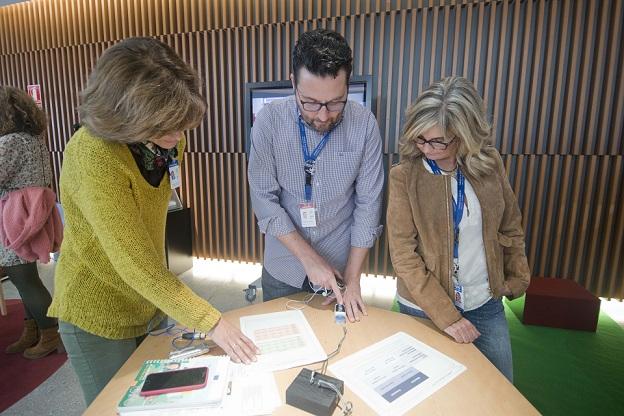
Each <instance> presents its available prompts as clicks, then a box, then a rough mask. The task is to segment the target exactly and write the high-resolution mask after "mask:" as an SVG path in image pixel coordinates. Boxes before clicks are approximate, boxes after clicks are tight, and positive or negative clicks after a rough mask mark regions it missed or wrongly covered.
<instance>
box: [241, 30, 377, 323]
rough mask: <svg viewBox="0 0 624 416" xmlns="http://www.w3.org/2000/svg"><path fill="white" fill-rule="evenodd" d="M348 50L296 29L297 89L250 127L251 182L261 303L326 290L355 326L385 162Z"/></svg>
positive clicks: (332, 37) (362, 311) (321, 34)
mask: <svg viewBox="0 0 624 416" xmlns="http://www.w3.org/2000/svg"><path fill="white" fill-rule="evenodd" d="M351 67H352V55H351V48H350V47H349V45H348V44H347V42H346V41H345V39H344V38H343V37H342V36H341V35H340V34H338V33H336V32H333V31H329V30H325V29H317V30H313V31H310V32H306V33H304V34H302V35H301V37H300V38H299V40H298V41H297V44H296V45H295V48H294V50H293V65H292V74H291V75H290V78H291V81H292V84H293V88H294V91H295V94H294V95H293V96H291V97H288V98H286V99H284V100H280V101H273V102H271V103H269V104H267V105H265V106H264V107H263V109H262V110H261V111H260V113H259V114H258V115H257V117H256V120H255V122H254V126H253V129H252V132H251V150H250V157H249V169H248V179H249V187H250V192H251V201H252V205H253V209H254V211H255V214H256V216H257V218H258V226H259V227H260V231H262V233H264V234H266V241H265V242H266V244H265V252H264V267H263V270H262V293H263V298H264V300H265V301H268V300H271V299H274V298H277V297H280V296H287V295H291V294H293V293H297V292H300V291H306V292H321V291H323V292H326V293H327V292H328V291H332V292H333V295H332V296H331V297H330V298H328V299H327V300H326V302H325V304H329V303H330V302H332V301H333V300H334V299H336V300H337V302H338V303H339V304H344V306H345V310H346V313H347V317H348V319H349V320H350V321H351V322H354V321H359V320H360V318H361V316H362V315H366V306H365V305H364V302H363V301H362V296H361V290H360V275H361V271H362V264H363V263H364V260H365V258H366V254H367V252H368V249H369V248H370V247H372V246H373V244H374V242H375V239H376V238H377V237H378V236H379V234H380V233H381V229H382V227H381V226H380V225H379V219H380V215H381V198H382V188H383V182H384V177H383V164H382V151H381V137H380V135H379V127H378V126H377V121H376V120H375V117H374V116H373V114H372V113H371V112H370V111H369V110H368V109H366V108H364V107H363V106H361V105H360V104H358V103H355V102H353V101H348V100H347V94H348V85H349V76H350V74H351Z"/></svg>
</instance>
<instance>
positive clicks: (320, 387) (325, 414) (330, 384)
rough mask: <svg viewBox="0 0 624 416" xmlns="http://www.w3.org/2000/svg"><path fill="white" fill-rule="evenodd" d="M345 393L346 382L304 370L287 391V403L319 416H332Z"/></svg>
mask: <svg viewBox="0 0 624 416" xmlns="http://www.w3.org/2000/svg"><path fill="white" fill-rule="evenodd" d="M334 388H335V389H337V390H338V391H339V392H340V394H343V393H344V382H343V381H342V380H338V379H337V378H333V377H330V376H326V375H324V374H320V373H316V372H314V373H313V372H312V371H311V370H309V369H307V368H304V369H303V370H301V372H300V373H299V374H298V375H297V377H296V378H295V380H294V381H293V382H292V383H291V384H290V386H288V388H287V389H286V403H287V404H289V405H291V406H294V407H296V408H298V409H301V410H304V411H306V412H308V413H312V414H313V415H317V416H331V415H332V414H333V413H334V410H335V409H336V405H337V404H338V402H339V401H340V398H339V397H338V394H337V393H336V391H335V390H334Z"/></svg>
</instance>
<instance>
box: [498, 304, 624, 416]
mask: <svg viewBox="0 0 624 416" xmlns="http://www.w3.org/2000/svg"><path fill="white" fill-rule="evenodd" d="M523 310H524V297H522V298H520V299H516V300H514V301H511V302H506V308H505V313H506V315H507V321H508V322H509V332H510V334H511V348H512V351H513V358H514V384H515V385H516V387H517V388H518V390H520V392H522V394H523V395H524V396H525V397H526V398H527V399H528V400H529V401H530V402H531V403H532V404H533V406H535V407H536V408H537V409H538V410H539V411H540V412H541V413H543V414H544V415H566V416H570V415H624V330H623V329H622V328H621V327H620V326H619V325H618V324H617V323H616V322H615V321H613V320H612V319H611V318H610V317H609V316H607V315H606V314H605V313H600V317H599V321H598V330H597V331H596V332H595V333H594V332H585V331H573V330H566V329H556V328H547V327H541V326H533V325H524V324H523V323H522V311H523Z"/></svg>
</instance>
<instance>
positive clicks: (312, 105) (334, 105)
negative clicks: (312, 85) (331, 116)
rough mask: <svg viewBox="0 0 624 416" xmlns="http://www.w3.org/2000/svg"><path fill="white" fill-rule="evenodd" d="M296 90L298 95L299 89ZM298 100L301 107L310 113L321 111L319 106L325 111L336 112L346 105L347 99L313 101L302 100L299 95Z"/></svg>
mask: <svg viewBox="0 0 624 416" xmlns="http://www.w3.org/2000/svg"><path fill="white" fill-rule="evenodd" d="M296 91H297V95H299V91H298V90H296ZM299 102H300V103H301V107H303V109H304V110H306V111H310V112H312V113H317V112H319V111H321V108H323V107H325V108H326V109H327V111H329V112H330V113H337V112H338V111H342V110H343V109H344V108H345V105H347V100H344V101H328V102H326V103H318V102H315V101H303V100H302V99H301V95H299Z"/></svg>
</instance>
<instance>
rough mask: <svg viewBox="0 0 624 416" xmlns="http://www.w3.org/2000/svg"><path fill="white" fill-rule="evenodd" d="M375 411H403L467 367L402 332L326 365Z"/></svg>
mask: <svg viewBox="0 0 624 416" xmlns="http://www.w3.org/2000/svg"><path fill="white" fill-rule="evenodd" d="M329 369H330V371H331V372H332V373H333V374H334V375H335V376H336V377H337V378H339V379H341V380H343V381H344V382H345V384H346V386H347V387H349V389H351V391H352V392H354V393H355V394H357V395H358V396H360V398H361V399H362V400H364V402H366V404H368V405H369V406H370V407H371V408H372V409H373V410H374V411H375V412H376V413H378V414H381V415H397V416H398V415H402V414H404V413H405V412H407V411H408V410H410V409H411V408H412V407H414V406H416V405H417V404H418V403H420V402H421V401H423V400H424V399H426V398H427V397H429V396H430V395H431V394H433V393H434V392H436V391H437V390H439V389H440V388H442V387H443V386H445V385H446V384H448V383H449V382H450V381H451V380H453V379H454V378H455V377H457V376H458V375H459V374H461V373H462V372H463V371H464V370H466V367H464V366H463V365H462V364H460V363H458V362H457V361H455V360H453V359H451V358H449V357H448V356H446V355H444V354H442V353H441V352H439V351H437V350H434V349H433V348H431V347H429V346H427V345H426V344H423V343H422V342H420V341H418V340H417V339H416V338H414V337H412V336H410V335H407V334H406V333H404V332H397V333H396V334H394V335H392V336H391V337H388V338H386V339H384V340H382V341H380V342H378V343H376V344H373V345H371V346H370V347H367V348H365V349H363V350H360V351H358V352H356V353H355V354H352V355H350V356H348V357H346V358H344V359H342V360H340V361H337V362H336V363H334V364H332V365H330V366H329Z"/></svg>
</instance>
